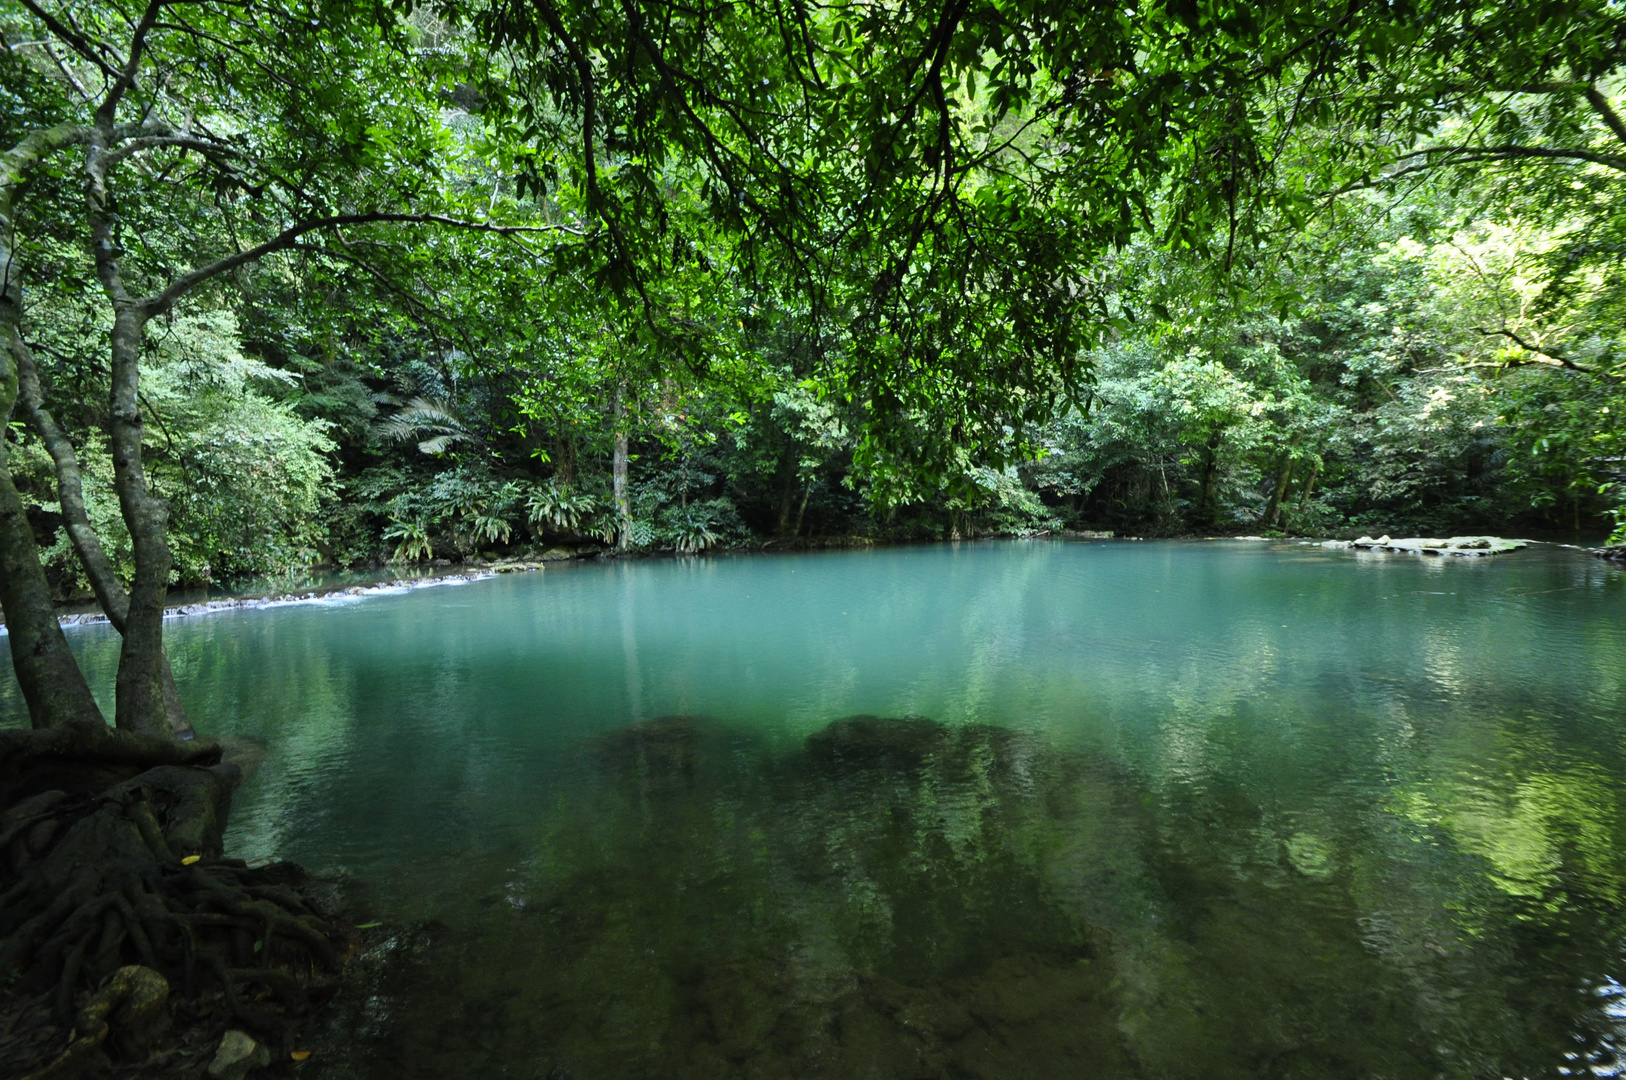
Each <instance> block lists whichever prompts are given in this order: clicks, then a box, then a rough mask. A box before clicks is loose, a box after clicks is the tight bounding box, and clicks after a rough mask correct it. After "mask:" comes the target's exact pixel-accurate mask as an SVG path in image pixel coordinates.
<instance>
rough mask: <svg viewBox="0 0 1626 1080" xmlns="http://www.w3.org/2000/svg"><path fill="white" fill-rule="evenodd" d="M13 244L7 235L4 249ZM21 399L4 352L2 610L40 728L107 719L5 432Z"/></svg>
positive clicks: (0, 306) (3, 324)
mask: <svg viewBox="0 0 1626 1080" xmlns="http://www.w3.org/2000/svg"><path fill="white" fill-rule="evenodd" d="M5 216H8V217H9V215H5ZM5 242H6V239H5V238H4V237H0V244H4V243H5ZM9 256H10V250H9V248H0V267H4V268H5V270H6V271H8V272H9V270H10V268H11V260H10V258H9ZM0 288H4V291H3V292H0V335H4V336H5V338H6V339H7V341H9V340H10V339H11V338H13V337H15V336H16V333H17V316H18V307H19V305H18V302H17V295H16V294H17V289H16V287H15V286H14V285H9V284H8V285H5V286H0ZM0 344H3V343H0ZM16 400H17V370H16V365H15V364H14V363H13V362H12V361H11V354H10V350H9V349H4V348H0V608H3V609H4V611H5V618H6V631H7V637H8V639H9V641H10V644H11V661H12V665H13V667H15V668H16V671H17V682H18V683H19V684H20V685H21V686H22V691H23V699H24V700H25V701H27V702H28V715H29V718H30V719H31V720H32V722H33V725H34V726H35V727H36V728H43V727H53V726H55V725H57V724H64V723H69V722H71V721H75V720H97V721H100V720H101V717H102V713H101V710H100V709H98V708H97V707H96V699H95V698H94V697H92V696H91V693H90V687H89V686H88V685H87V684H86V683H85V676H84V673H83V672H81V671H80V670H79V664H78V662H77V661H76V660H74V658H73V654H72V653H71V652H69V651H68V639H67V638H66V637H64V636H63V633H62V627H61V626H60V625H58V623H57V621H56V607H55V605H54V604H52V602H51V589H50V586H49V584H48V583H47V582H46V580H45V568H44V567H42V566H41V565H40V558H39V548H38V546H37V545H36V544H35V542H34V531H33V529H32V528H30V527H29V524H28V515H27V514H26V513H25V512H24V511H23V500H22V496H21V495H19V494H18V492H17V486H16V484H14V483H13V482H12V479H11V469H10V467H9V466H8V465H7V463H6V449H5V434H4V433H5V430H6V427H7V425H8V423H9V422H10V420H11V410H12V406H13V405H14V404H15V403H16Z"/></svg>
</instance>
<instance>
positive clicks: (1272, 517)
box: [1259, 450, 1293, 529]
mask: <svg viewBox="0 0 1626 1080" xmlns="http://www.w3.org/2000/svg"><path fill="white" fill-rule="evenodd" d="M1292 481H1293V453H1292V451H1291V450H1288V451H1284V452H1283V453H1282V467H1281V470H1280V471H1279V472H1278V473H1277V474H1276V488H1275V490H1273V491H1272V492H1271V493H1270V502H1268V503H1267V504H1266V505H1265V513H1264V516H1263V517H1261V518H1260V519H1259V524H1260V526H1261V527H1263V528H1266V529H1268V528H1270V527H1271V526H1273V525H1275V524H1276V515H1277V514H1279V513H1281V509H1282V496H1284V495H1286V494H1287V485H1288V484H1290V483H1292Z"/></svg>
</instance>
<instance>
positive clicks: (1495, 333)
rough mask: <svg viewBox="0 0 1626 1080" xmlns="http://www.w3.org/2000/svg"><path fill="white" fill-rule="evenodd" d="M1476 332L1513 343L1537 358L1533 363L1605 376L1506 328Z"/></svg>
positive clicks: (1476, 329)
mask: <svg viewBox="0 0 1626 1080" xmlns="http://www.w3.org/2000/svg"><path fill="white" fill-rule="evenodd" d="M1474 331H1475V332H1476V333H1480V334H1484V335H1485V336H1486V337H1505V338H1507V339H1508V340H1509V341H1511V342H1513V344H1515V345H1517V346H1518V347H1519V348H1521V349H1523V350H1524V351H1525V352H1527V353H1529V354H1530V355H1531V356H1533V357H1536V359H1535V360H1533V361H1531V362H1532V363H1537V364H1545V365H1547V366H1548V367H1561V368H1564V369H1566V370H1568V371H1578V372H1580V373H1581V374H1583V375H1601V374H1603V372H1600V371H1598V370H1597V369H1596V368H1589V367H1586V366H1585V365H1583V364H1577V363H1576V362H1575V361H1573V360H1571V359H1569V358H1568V357H1564V356H1559V355H1557V354H1556V353H1552V352H1548V351H1547V350H1546V349H1543V348H1540V347H1539V346H1536V345H1532V344H1530V343H1529V342H1528V341H1526V340H1524V338H1522V337H1520V336H1519V335H1518V334H1516V333H1514V332H1513V331H1512V330H1509V329H1507V328H1506V327H1503V328H1501V329H1500V330H1486V329H1485V328H1484V327H1480V326H1476V327H1474Z"/></svg>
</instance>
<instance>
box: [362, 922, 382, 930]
mask: <svg viewBox="0 0 1626 1080" xmlns="http://www.w3.org/2000/svg"><path fill="white" fill-rule="evenodd" d="M383 925H384V924H383V923H381V922H364V923H357V924H356V929H357V930H371V929H373V928H374V927H377V926H383Z"/></svg>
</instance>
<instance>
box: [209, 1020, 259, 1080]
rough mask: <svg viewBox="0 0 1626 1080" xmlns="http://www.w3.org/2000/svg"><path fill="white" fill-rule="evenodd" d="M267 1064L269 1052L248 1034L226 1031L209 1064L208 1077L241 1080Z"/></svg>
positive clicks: (219, 1079)
mask: <svg viewBox="0 0 1626 1080" xmlns="http://www.w3.org/2000/svg"><path fill="white" fill-rule="evenodd" d="M269 1064H271V1051H269V1050H267V1049H266V1048H265V1047H264V1046H262V1045H260V1044H259V1043H257V1042H255V1041H254V1039H253V1037H252V1036H250V1035H249V1034H248V1032H246V1031H228V1032H226V1034H225V1036H224V1037H223V1038H222V1039H221V1040H220V1049H219V1050H216V1051H215V1059H214V1060H213V1061H211V1062H210V1063H209V1075H210V1076H212V1077H214V1078H215V1080H243V1077H245V1076H247V1075H248V1074H249V1073H250V1072H252V1071H253V1070H255V1069H263V1068H265V1066H267V1065H269Z"/></svg>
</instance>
